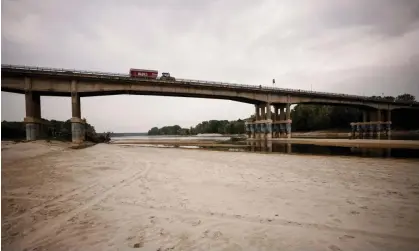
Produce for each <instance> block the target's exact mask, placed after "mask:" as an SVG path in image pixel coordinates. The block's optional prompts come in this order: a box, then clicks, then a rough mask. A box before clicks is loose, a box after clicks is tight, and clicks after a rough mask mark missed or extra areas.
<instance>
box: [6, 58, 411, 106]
mask: <svg viewBox="0 0 419 251" xmlns="http://www.w3.org/2000/svg"><path fill="white" fill-rule="evenodd" d="M1 67H2V68H9V69H15V70H26V71H36V72H45V73H50V74H58V73H64V74H74V75H77V74H79V75H84V76H86V75H88V76H90V77H96V76H98V77H101V78H117V79H120V78H126V79H129V80H137V79H134V78H131V77H130V75H129V74H122V73H111V72H102V71H83V70H76V69H64V68H48V67H37V66H24V65H7V64H2V65H1ZM138 81H141V79H138ZM149 81H153V82H167V83H174V82H175V83H178V84H193V85H201V86H209V87H214V86H216V87H227V88H238V89H248V90H265V91H266V90H269V91H272V92H286V93H290V94H295V93H305V94H311V95H313V94H314V95H319V96H329V97H330V96H332V97H342V98H350V99H357V100H363V101H378V102H392V101H391V100H383V99H376V98H372V97H368V96H360V95H350V94H342V93H331V92H319V91H308V90H300V89H289V88H279V87H269V86H261V85H260V86H257V85H246V84H237V83H228V82H219V81H203V80H194V79H176V80H175V81H172V80H159V79H155V80H154V79H152V80H149ZM393 102H394V103H400V104H419V102H403V101H402V102H400V101H393Z"/></svg>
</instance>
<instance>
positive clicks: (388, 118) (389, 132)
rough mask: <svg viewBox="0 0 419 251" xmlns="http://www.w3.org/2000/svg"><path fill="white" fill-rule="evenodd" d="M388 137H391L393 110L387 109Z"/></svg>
mask: <svg viewBox="0 0 419 251" xmlns="http://www.w3.org/2000/svg"><path fill="white" fill-rule="evenodd" d="M386 132H387V137H388V138H391V110H390V109H389V110H387V125H386Z"/></svg>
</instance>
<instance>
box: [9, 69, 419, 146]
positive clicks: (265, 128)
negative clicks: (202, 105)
mask: <svg viewBox="0 0 419 251" xmlns="http://www.w3.org/2000/svg"><path fill="white" fill-rule="evenodd" d="M1 73H2V75H1V79H2V84H1V90H2V91H6V92H14V93H21V94H24V95H25V100H26V117H25V119H24V121H25V122H26V134H27V139H28V140H35V139H37V138H39V137H40V136H41V135H40V131H41V130H40V127H42V124H43V122H42V119H41V118H42V116H41V108H40V106H41V103H40V97H41V96H69V97H71V102H72V118H71V122H72V134H73V142H81V141H83V140H84V123H85V122H84V121H83V120H82V119H81V107H80V97H89V96H102V95H117V94H137V95H156V96H176V97H194V98H212V99H227V100H234V101H238V102H244V103H249V104H253V105H254V106H255V120H254V121H248V122H247V123H246V130H247V133H248V136H249V137H250V138H267V139H269V138H272V137H281V136H284V135H285V136H287V137H290V136H291V123H292V120H291V117H290V114H291V109H290V106H291V104H300V103H310V104H329V105H344V106H353V107H358V108H360V109H362V110H363V111H364V118H363V121H362V122H357V123H355V124H352V127H353V129H354V130H355V131H356V130H358V132H362V131H370V132H371V131H373V132H374V131H375V132H376V133H378V135H379V134H380V132H381V131H383V130H382V129H383V127H382V126H383V125H385V126H386V131H387V133H390V125H391V111H392V110H394V109H400V108H410V109H419V103H418V102H392V101H385V100H378V99H373V98H370V97H365V96H357V95H346V94H335V93H324V92H313V91H303V90H293V89H283V88H271V87H262V86H253V85H239V84H231V83H223V82H213V81H200V80H188V79H176V80H175V81H172V80H159V79H139V78H131V77H130V76H129V75H128V74H115V73H105V72H90V71H80V70H72V69H58V68H43V67H29V66H17V65H2V68H1ZM272 107H273V108H274V109H273V111H272Z"/></svg>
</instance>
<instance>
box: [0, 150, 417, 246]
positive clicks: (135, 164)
mask: <svg viewBox="0 0 419 251" xmlns="http://www.w3.org/2000/svg"><path fill="white" fill-rule="evenodd" d="M2 247H3V249H5V250H24V249H25V248H26V249H28V250H33V249H35V248H36V250H332V251H337V250H370V251H372V250H414V249H417V247H419V161H415V160H396V159H366V158H356V157H319V156H297V155H285V154H256V153H246V152H213V151H200V150H182V149H171V148H165V149H161V148H145V147H135V146H130V147H127V146H123V145H107V144H99V145H95V146H93V147H90V148H85V149H81V150H73V149H70V148H69V145H66V144H65V143H54V142H53V143H46V142H34V143H18V144H12V143H10V144H9V143H4V142H2Z"/></svg>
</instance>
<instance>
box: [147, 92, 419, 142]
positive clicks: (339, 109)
mask: <svg viewBox="0 0 419 251" xmlns="http://www.w3.org/2000/svg"><path fill="white" fill-rule="evenodd" d="M371 98H374V99H378V100H386V101H406V102H412V101H416V99H415V97H414V96H413V95H410V94H402V95H399V96H397V97H392V96H384V97H380V96H372V97H371ZM362 113H363V112H362V110H361V109H358V108H354V107H345V106H331V105H309V104H299V105H296V106H295V107H294V109H293V110H292V111H291V118H292V130H293V131H315V130H328V129H329V130H330V129H344V130H350V123H351V122H357V121H362ZM253 118H254V115H252V116H251V117H250V118H246V119H244V120H241V119H238V120H233V121H228V120H209V121H203V122H201V123H199V124H198V125H196V126H194V127H190V128H182V127H180V126H179V125H174V126H164V127H161V128H158V127H153V128H151V129H150V130H149V131H148V133H147V134H148V135H196V134H200V133H220V134H243V133H245V120H247V119H253ZM417 118H419V111H418V110H410V109H397V110H394V111H392V113H391V120H392V123H393V126H392V127H393V129H399V130H412V129H418V128H419V119H417Z"/></svg>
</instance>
